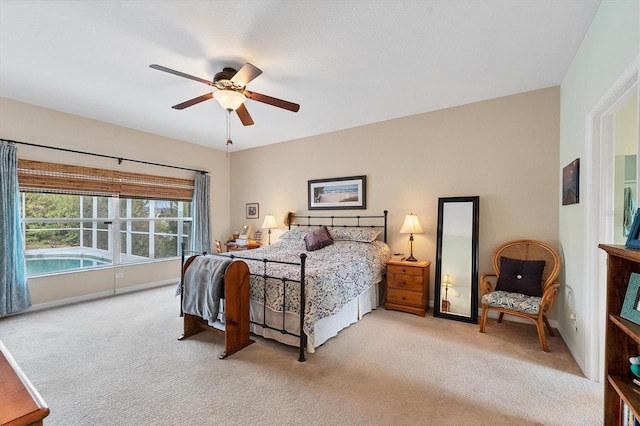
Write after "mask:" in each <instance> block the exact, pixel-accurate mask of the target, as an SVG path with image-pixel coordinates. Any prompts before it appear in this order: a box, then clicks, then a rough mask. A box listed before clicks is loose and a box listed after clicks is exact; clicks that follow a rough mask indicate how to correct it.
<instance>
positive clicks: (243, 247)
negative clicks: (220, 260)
mask: <svg viewBox="0 0 640 426" xmlns="http://www.w3.org/2000/svg"><path fill="white" fill-rule="evenodd" d="M224 245H225V246H226V247H227V251H242V250H253V249H257V248H259V247H260V245H261V244H258V243H249V244H238V243H233V242H228V243H224Z"/></svg>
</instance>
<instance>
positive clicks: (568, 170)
mask: <svg viewBox="0 0 640 426" xmlns="http://www.w3.org/2000/svg"><path fill="white" fill-rule="evenodd" d="M579 202H580V159H579V158H576V159H575V160H573V161H572V162H571V163H569V164H567V165H566V166H565V167H564V168H563V169H562V205H563V206H567V205H569V204H578V203H579Z"/></svg>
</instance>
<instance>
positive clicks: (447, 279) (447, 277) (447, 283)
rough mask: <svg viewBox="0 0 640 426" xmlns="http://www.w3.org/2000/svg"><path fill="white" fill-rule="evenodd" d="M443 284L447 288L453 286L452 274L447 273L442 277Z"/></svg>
mask: <svg viewBox="0 0 640 426" xmlns="http://www.w3.org/2000/svg"><path fill="white" fill-rule="evenodd" d="M442 286H443V287H447V288H450V287H453V283H452V282H451V275H449V274H445V276H444V277H443V278H442Z"/></svg>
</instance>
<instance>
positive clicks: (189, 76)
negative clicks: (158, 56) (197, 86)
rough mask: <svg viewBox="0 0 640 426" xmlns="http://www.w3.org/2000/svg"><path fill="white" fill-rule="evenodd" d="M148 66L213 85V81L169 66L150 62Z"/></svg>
mask: <svg viewBox="0 0 640 426" xmlns="http://www.w3.org/2000/svg"><path fill="white" fill-rule="evenodd" d="M149 68H153V69H154V70H159V71H164V72H168V73H169V74H173V75H177V76H180V77H184V78H188V79H191V80H195V81H199V82H200V83H204V84H207V85H209V86H213V82H212V81H209V80H205V79H204V78H200V77H195V76H193V75H189V74H185V73H183V72H180V71H176V70H172V69H171V68H167V67H163V66H162V65H158V64H151V65H149Z"/></svg>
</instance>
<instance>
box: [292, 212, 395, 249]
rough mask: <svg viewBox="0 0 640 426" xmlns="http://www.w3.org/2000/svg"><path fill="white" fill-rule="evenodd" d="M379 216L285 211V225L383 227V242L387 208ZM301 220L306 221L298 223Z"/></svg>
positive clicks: (385, 237) (385, 231) (385, 235)
mask: <svg viewBox="0 0 640 426" xmlns="http://www.w3.org/2000/svg"><path fill="white" fill-rule="evenodd" d="M382 213H383V214H382V215H380V216H361V215H357V216H303V215H297V214H295V213H294V212H289V213H287V218H286V220H287V225H288V226H289V229H291V227H292V226H307V227H312V226H322V225H324V226H327V227H330V228H338V227H344V228H383V229H384V231H383V232H382V235H383V238H384V240H383V241H384V242H385V243H386V242H387V215H388V214H389V211H388V210H385V211H384V212H382ZM299 221H303V222H305V221H306V223H299Z"/></svg>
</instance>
